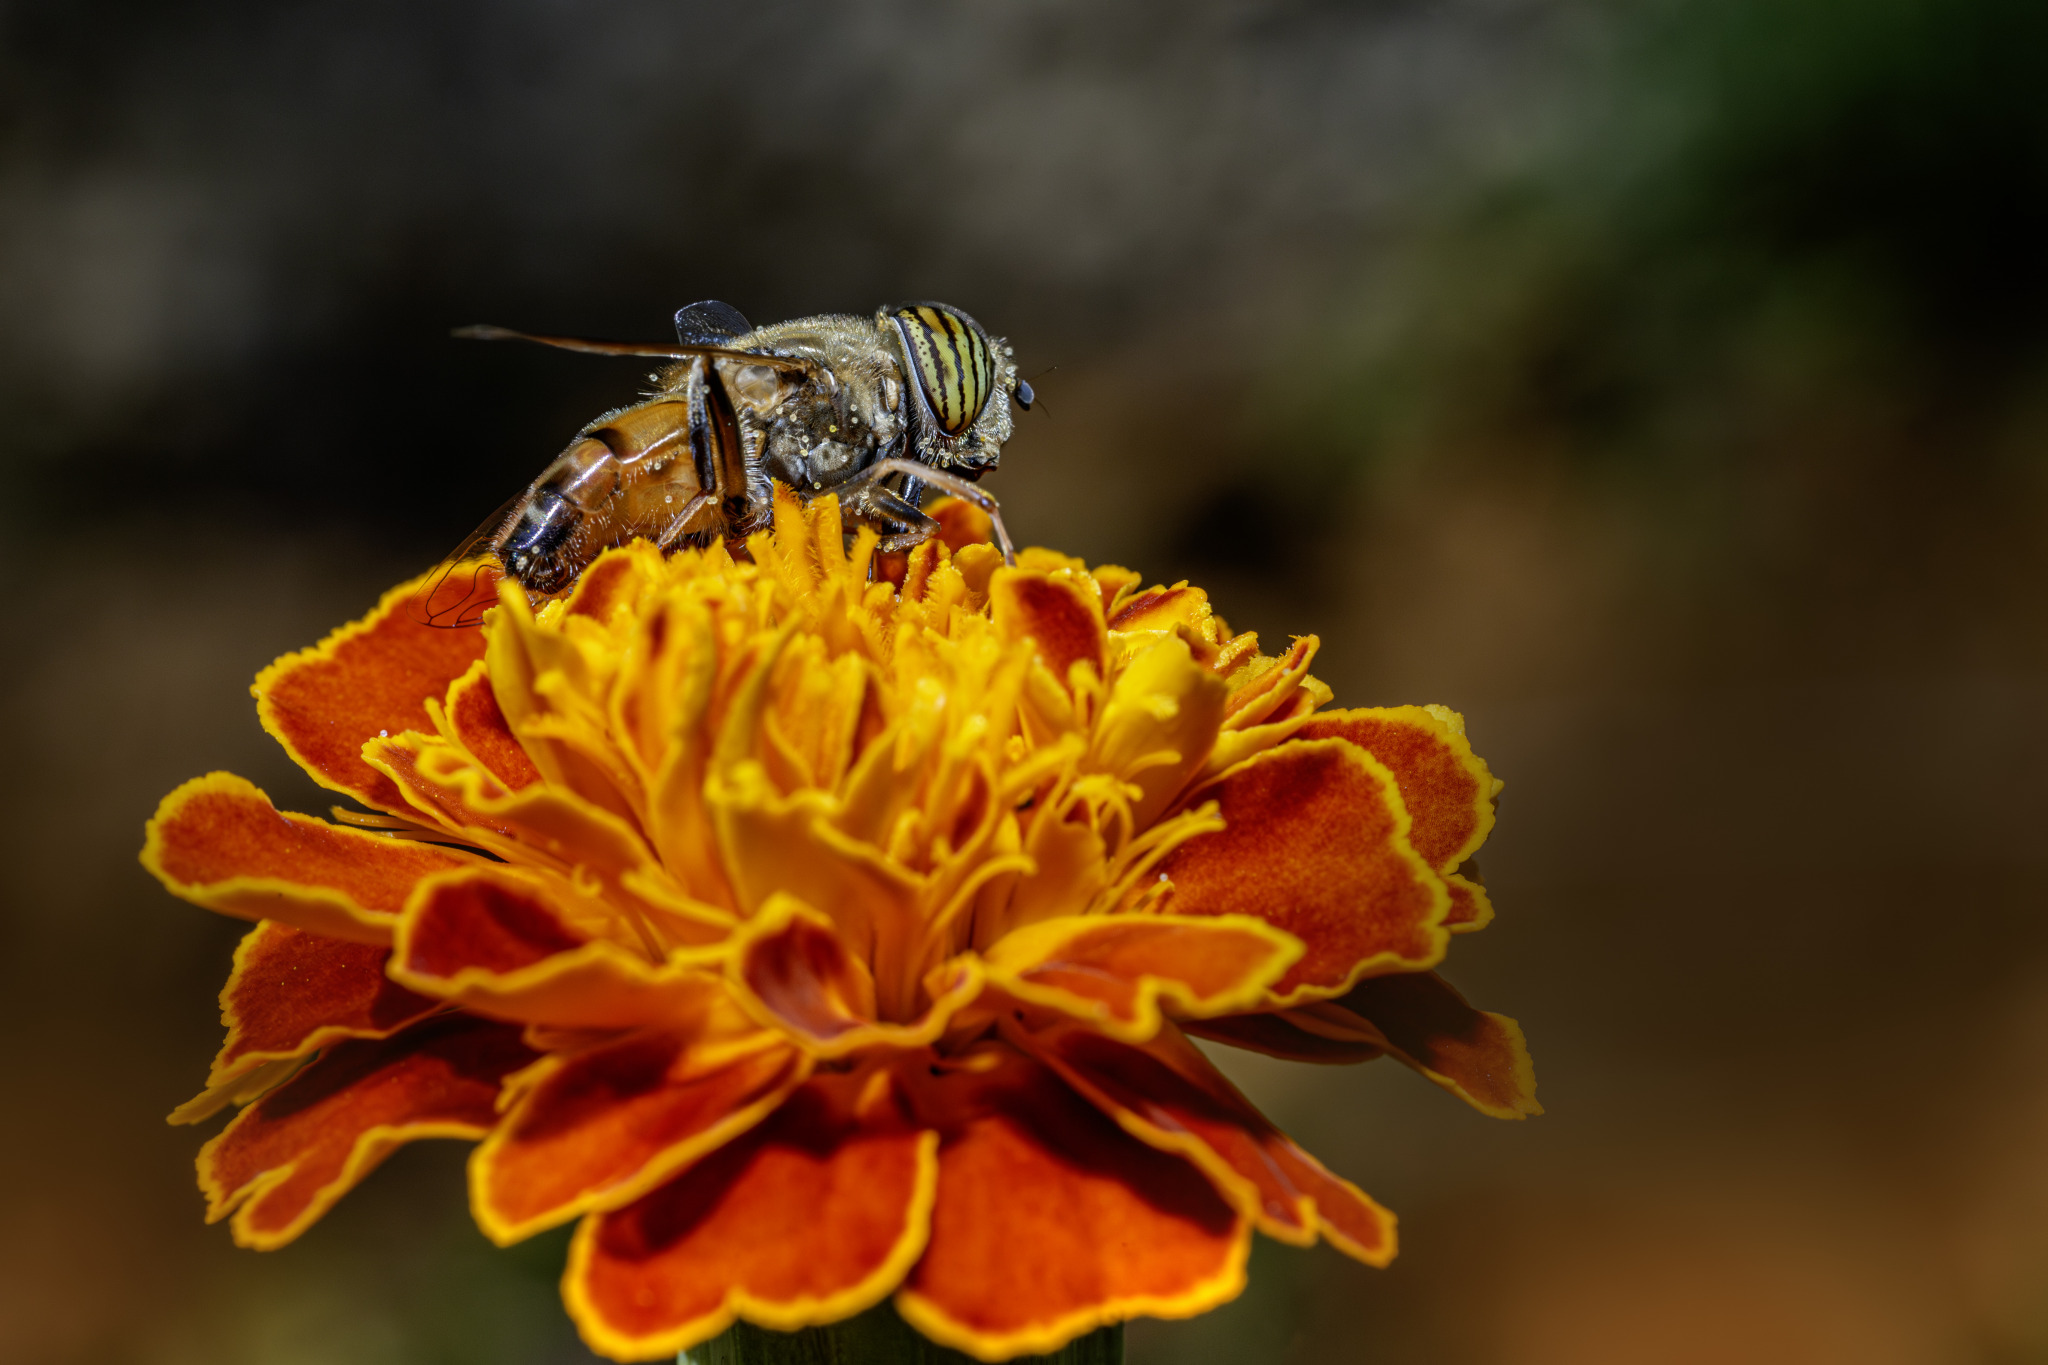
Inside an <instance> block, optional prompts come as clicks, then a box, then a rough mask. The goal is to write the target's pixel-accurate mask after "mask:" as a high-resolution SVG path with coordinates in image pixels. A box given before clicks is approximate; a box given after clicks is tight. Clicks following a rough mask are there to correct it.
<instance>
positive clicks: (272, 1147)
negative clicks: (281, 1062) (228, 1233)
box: [199, 1015, 534, 1251]
mask: <svg viewBox="0 0 2048 1365" xmlns="http://www.w3.org/2000/svg"><path fill="white" fill-rule="evenodd" d="M533 1060H534V1054H533V1053H532V1052H530V1051H528V1050H527V1048H526V1047H525V1046H524V1045H523V1044H522V1043H521V1042H520V1041H519V1031H518V1030H517V1029H513V1028H508V1027H506V1026H505V1025H502V1024H491V1023H485V1022H484V1021H482V1020H478V1019H467V1018H463V1017H461V1016H459V1015H451V1016H447V1017H444V1018H440V1019H430V1020H428V1021H427V1022H425V1023H423V1024H418V1025H415V1026H414V1027H412V1028H409V1029H407V1030H405V1031H404V1032H403V1033H400V1034H397V1035H395V1036H394V1037H391V1038H385V1039H378V1040H374V1041H372V1040H357V1041H351V1042H345V1043H341V1044H339V1045H338V1046H336V1047H334V1048H333V1049H331V1050H330V1051H328V1052H327V1053H326V1054H325V1055H323V1056H322V1057H321V1058H320V1059H319V1060H318V1061H316V1062H314V1063H313V1064H312V1065H311V1066H309V1067H307V1068H306V1069H305V1070H304V1071H302V1072H300V1073H299V1074H298V1075H297V1076H295V1077H293V1078H292V1080H291V1082H290V1083H289V1084H287V1085H284V1086H282V1087H280V1088H279V1089H277V1090H275V1091H273V1092H271V1094H269V1095H267V1096H266V1097H264V1098H263V1099H262V1100H260V1101H258V1102H257V1103H255V1104H252V1105H250V1106H249V1107H248V1108H247V1109H244V1110H243V1111H242V1112H241V1113H240V1114H239V1115H237V1116H236V1118H235V1121H234V1122H233V1123H231V1124H229V1125H228V1126H227V1127H226V1128H225V1129H223V1130H222V1131H221V1133H220V1135H219V1136H217V1137H215V1138H214V1139H213V1141H211V1142H209V1143H207V1144H206V1146H204V1147H203V1148H201V1149H200V1152H199V1188H200V1189H201V1190H203V1191H204V1192H205V1194H206V1198H207V1221H208V1222H217V1221H219V1220H220V1219H221V1218H224V1217H226V1216H227V1215H228V1214H230V1213H232V1214H234V1222H233V1224H232V1226H233V1228H234V1233H235V1240H236V1241H237V1242H239V1243H241V1244H242V1245H243V1246H246V1247H255V1248H257V1249H258V1250H263V1251H268V1250H270V1249H272V1248H275V1247H280V1246H283V1245H284V1244H285V1243H286V1242H289V1241H291V1240H292V1239H293V1238H294V1237H296V1236H298V1235H299V1234H300V1233H301V1232H303V1231H305V1230H306V1228H307V1227H308V1226H310V1225H311V1224H312V1222H313V1221H314V1220H315V1219H317V1218H318V1217H319V1216H320V1215H321V1214H323V1213H325V1212H326V1211H327V1210H328V1209H329V1208H330V1207H332V1206H333V1204H334V1201H335V1200H337V1199H339V1198H341V1196H342V1195H344V1194H346V1193H347V1192H348V1191H349V1189H350V1188H352V1187H353V1186H354V1185H355V1183H356V1182H357V1181H359V1180H361V1179H362V1178H363V1177H364V1176H366V1175H368V1174H369V1173H370V1172H371V1171H373V1170H375V1169H376V1168H377V1164H378V1163H379V1162H381V1161H382V1160H383V1159H384V1158H385V1157H387V1156H389V1155H390V1154H391V1153H392V1152H393V1151H394V1150H396V1149H397V1148H398V1147H399V1146H401V1145H403V1144H404V1143H407V1142H410V1141H412V1140H413V1139H415V1138H424V1137H459V1138H475V1137H481V1136H483V1134H484V1133H485V1132H486V1131H488V1130H489V1128H490V1126H491V1124H492V1123H494V1122H496V1120H497V1098H498V1087H499V1083H500V1082H501V1081H502V1080H503V1078H504V1077H505V1076H506V1075H507V1074H508V1073H510V1072H512V1071H515V1070H517V1069H518V1068H520V1067H523V1066H526V1065H528V1064H529V1063H531V1062H532V1061H533Z"/></svg>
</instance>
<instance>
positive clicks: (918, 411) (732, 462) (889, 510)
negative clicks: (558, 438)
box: [414, 300, 1033, 625]
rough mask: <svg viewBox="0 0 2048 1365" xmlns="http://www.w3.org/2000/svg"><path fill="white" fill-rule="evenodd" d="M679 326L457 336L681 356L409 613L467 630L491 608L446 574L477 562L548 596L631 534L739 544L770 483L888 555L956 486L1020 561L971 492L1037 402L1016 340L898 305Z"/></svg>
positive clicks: (691, 312) (723, 311) (754, 523)
mask: <svg viewBox="0 0 2048 1365" xmlns="http://www.w3.org/2000/svg"><path fill="white" fill-rule="evenodd" d="M675 322H676V335H677V338H678V340H677V344H675V345H673V346H670V345H662V344H659V343H654V344H639V343H633V342H607V341H583V340H578V339H576V338H572V337H554V336H537V335H532V334H529V333H525V332H514V331H511V330H509V329H507V328H503V327H465V328H462V329H460V330H458V331H457V332H456V335H457V336H462V337H471V338H477V339H482V340H518V341H532V342H538V343H540V344H541V345H545V346H556V347H561V348H563V349H565V350H571V351H585V352H589V353H592V354H597V355H622V356H654V357H660V358H663V359H668V360H673V361H675V362H676V363H675V364H673V365H670V366H669V367H668V368H666V369H664V370H661V371H659V372H658V373H656V374H655V375H654V376H652V379H653V384H654V389H653V392H652V393H651V395H650V396H649V397H647V398H646V399H644V400H643V401H641V402H639V403H635V404H633V405H632V406H630V407H623V408H619V409H617V410H615V411H612V412H608V413H606V414H604V415H603V416H602V417H599V418H597V419H596V420H595V421H593V422H591V423H590V424H589V425H588V426H586V427H584V428H583V429H582V430H581V431H579V432H577V433H576V436H575V438H574V439H573V440H571V441H570V442H569V445H568V448H567V449H565V450H563V451H562V453H561V454H560V455H557V456H556V457H555V459H554V461H553V462H552V463H551V464H549V465H548V467H547V468H546V469H543V470H542V471H541V473H540V477H539V478H537V479H535V480H534V481H533V483H532V484H531V485H529V486H528V487H527V489H526V491H525V492H524V493H522V494H520V495H519V496H518V497H517V498H515V499H513V500H512V501H511V502H510V503H507V504H506V505H505V507H503V508H502V509H500V510H499V512H498V513H497V514H496V515H494V516H493V517H492V518H491V519H490V520H489V521H487V522H485V523H484V524H483V525H482V526H481V527H479V528H478V529H477V531H476V533H475V534H473V535H472V536H470V537H469V539H467V540H466V541H464V542H463V544H462V546H461V547H460V548H458V549H457V550H456V552H455V553H454V554H453V555H451V556H449V558H448V560H447V561H445V564H444V568H443V570H442V571H441V572H440V573H437V574H436V575H434V577H433V578H431V579H430V580H429V581H428V584H427V585H426V586H425V587H424V588H422V589H421V592H420V594H419V596H418V597H417V598H416V599H415V603H414V611H415V614H416V615H417V616H419V617H420V618H421V619H423V620H425V621H427V622H429V623H430V624H434V625H473V624H475V622H476V621H477V620H478V619H479V618H480V616H481V612H482V608H483V607H485V606H488V605H489V599H488V598H487V597H486V598H485V599H484V600H474V599H475V597H476V594H475V593H474V592H473V591H472V590H473V589H474V588H475V586H476V583H477V580H476V579H475V578H474V577H472V579H471V584H470V589H472V590H463V591H461V592H457V591H456V590H454V588H453V587H452V586H451V585H449V584H448V582H447V579H448V576H449V574H450V573H451V572H452V571H453V569H454V568H455V566H457V565H459V564H462V563H465V562H468V561H471V560H474V559H477V558H479V557H480V556H482V555H486V554H487V555H490V556H492V557H495V558H496V560H497V561H498V563H499V564H500V565H501V566H503V568H504V571H505V573H506V574H507V575H508V576H509V577H511V578H513V579H514V580H516V581H517V582H518V583H520V584H521V585H522V586H523V587H525V588H527V589H529V590H531V591H533V592H537V593H543V594H547V593H556V592H560V591H562V590H563V589H565V588H567V587H568V586H569V585H570V584H572V583H574V582H575V581H576V578H577V576H578V575H579V574H580V573H582V571H583V569H584V568H585V566H587V565H588V564H589V563H590V562H591V561H592V560H593V559H595V558H597V556H598V554H599V553H600V552H601V551H603V550H605V549H607V548H609V547H611V546H614V545H623V544H625V543H626V542H627V541H629V540H633V539H635V538H644V539H646V540H650V541H652V542H654V543H655V544H656V545H659V546H660V547H662V548H663V549H665V550H667V549H674V548H677V547H679V546H685V545H698V546H701V545H707V544H710V543H711V542H712V541H713V540H715V539H724V540H725V541H727V542H728V543H737V542H739V541H740V540H742V539H743V538H744V537H745V536H746V535H747V534H748V533H750V532H752V531H754V530H757V529H759V528H760V527H762V526H764V525H766V524H767V522H768V519H769V517H770V509H771V506H772V500H773V488H774V482H775V481H778V480H779V481H780V482H782V483H785V484H788V485H789V486H790V487H791V488H793V489H795V490H796V491H797V492H798V494H799V495H800V496H803V497H807V498H808V497H815V496H817V495H819V494H823V493H837V494H838V495H839V500H840V506H841V509H842V512H843V514H844V515H845V517H846V519H847V522H848V524H849V525H858V526H869V527H873V528H874V530H875V531H876V532H877V533H878V534H879V535H880V537H881V540H880V548H881V549H883V550H885V551H888V550H903V549H908V548H909V547H911V546H913V545H916V544H918V543H919V542H921V541H923V540H925V539H927V538H928V537H929V536H931V535H932V534H933V533H934V532H936V531H937V529H938V523H937V522H936V521H934V520H933V519H932V518H930V517H928V516H926V515H925V514H924V512H923V511H922V510H920V507H919V504H920V502H921V500H922V498H923V496H924V491H925V489H926V488H934V489H938V490H941V491H943V492H946V493H951V494H953V495H955V496H957V497H961V498H965V499H967V500H968V501H970V502H973V503H974V504H976V505H977V506H979V507H981V508H982V509H983V510H984V511H986V512H987V513H988V514H989V517H990V521H991V523H992V525H993V528H994V534H995V538H996V544H997V547H998V548H999V549H1000V550H1001V551H1002V553H1003V557H1004V558H1005V559H1006V560H1010V559H1014V557H1015V552H1014V548H1013V547H1012V545H1011V543H1010V538H1009V533H1008V531H1007V529H1006V528H1005V527H1004V526H1003V521H1002V514H1001V511H1000V510H999V509H998V508H997V506H996V503H995V500H994V499H993V498H991V497H990V496H989V495H988V494H987V493H986V492H984V491H982V490H981V489H980V488H977V487H976V486H975V481H976V480H978V479H979V478H980V477H981V476H982V475H983V474H984V473H986V472H987V471H989V470H991V469H993V468H995V466H996V462H997V461H998V460H999V459H1000V458H1001V457H1002V451H1003V443H1004V442H1005V441H1007V440H1009V438H1010V430H1011V422H1010V404H1011V403H1012V402H1015V403H1016V404H1018V406H1020V407H1024V408H1029V407H1030V406H1031V402H1032V396H1033V395H1032V392H1031V386H1030V385H1029V384H1027V383H1025V382H1024V381H1023V380H1022V379H1020V378H1019V377H1018V375H1017V367H1016V364H1015V363H1014V361H1013V360H1012V358H1011V350H1010V348H1009V346H1007V345H1006V344H1004V343H1003V341H1002V340H1000V339H999V338H992V337H990V336H989V334H988V333H987V332H986V331H985V330H984V329H983V328H982V326H981V324H980V323H978V322H976V321H975V320H974V319H973V318H971V317H969V316H968V315H967V314H966V313H964V312H962V311H960V310H959V309H958V308H954V307H951V306H950V305H947V304H943V303H907V304H902V305H900V306H898V307H893V308H882V309H878V310H877V311H876V312H875V313H874V314H873V315H872V316H870V317H861V316H858V315H854V314H836V313H835V314H826V315H824V316H821V317H814V318H798V319H796V320H794V321H791V322H779V323H774V324H772V325H770V326H767V327H754V326H753V325H752V324H750V323H749V322H748V321H747V320H746V318H745V317H743V316H741V314H740V312H739V310H738V309H736V308H734V307H732V306H731V305H730V304H725V303H719V302H717V301H715V300H706V301H705V302H702V303H693V304H691V305H690V306H689V307H687V308H683V309H680V310H679V311H678V312H677V313H676V318H675ZM891 481H897V483H896V486H895V487H891V486H890V484H891Z"/></svg>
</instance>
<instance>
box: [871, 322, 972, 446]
mask: <svg viewBox="0 0 2048 1365" xmlns="http://www.w3.org/2000/svg"><path fill="white" fill-rule="evenodd" d="M894 317H895V319H896V327H897V330H898V331H900V332H902V333H903V350H904V354H905V355H906V356H907V357H908V358H909V360H910V368H911V369H913V370H915V371H917V386H918V388H919V390H921V391H922V392H923V394H924V401H925V407H926V408H927V409H929V410H930V412H931V414H932V420H933V421H935V422H937V423H938V426H939V430H940V431H943V432H945V433H946V435H948V436H958V435H959V434H960V433H961V432H963V431H965V430H967V428H969V427H970V426H973V425H974V419H975V418H977V417H979V416H981V410H982V409H983V408H985V407H987V406H988V398H989V395H990V394H991V393H993V392H994V391H995V387H996V363H995V357H994V356H993V355H991V354H990V353H989V345H988V338H987V337H986V336H985V335H983V334H982V330H981V327H980V325H979V324H978V323H976V322H975V321H974V319H972V318H970V317H968V316H967V315H966V314H965V313H963V312H961V311H960V310H959V309H957V308H948V307H947V306H946V305H945V304H943V303H909V304H905V305H904V306H903V307H901V308H898V309H897V310H896V311H895V314H894Z"/></svg>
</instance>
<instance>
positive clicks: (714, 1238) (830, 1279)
mask: <svg viewBox="0 0 2048 1365" xmlns="http://www.w3.org/2000/svg"><path fill="white" fill-rule="evenodd" d="M872 1079H874V1078H873V1077H871V1076H868V1075H862V1074H852V1075H835V1076H819V1077H815V1078H813V1079H812V1080H811V1081H809V1082H808V1083H806V1084H805V1085H804V1086H802V1087H800V1088H799V1089H797V1090H796V1091H795V1092H794V1093H793V1094H791V1095H790V1097H789V1098H788V1099H787V1100H786V1101H785V1102H784V1103H783V1105H782V1107H781V1108H780V1109H778V1110H776V1112H775V1114H774V1116H773V1117H771V1118H770V1119H768V1120H767V1121H766V1122H764V1123H762V1124H760V1125H759V1126H758V1127H756V1128H754V1129H753V1130H752V1131H750V1132H748V1133H746V1134H745V1135H743V1136H741V1137H739V1138H736V1139H734V1140H733V1141H731V1142H729V1143H727V1144H726V1145H725V1146H724V1147H722V1148H720V1149H719V1150H718V1151H716V1152H713V1153H711V1154H710V1155H709V1156H706V1157H705V1158H704V1159H703V1160H701V1161H699V1162H698V1163H697V1164H696V1165H695V1166H692V1167H691V1168H690V1169H689V1170H687V1171H685V1172H684V1173H683V1174H682V1175H680V1176H678V1177H677V1178H675V1179H674V1180H671V1181H670V1182H669V1183H668V1184H666V1185H663V1186H662V1187H661V1188H659V1189H657V1190H655V1191H654V1192H653V1193H651V1194H648V1195H646V1196H644V1197H642V1198H641V1199H639V1200H638V1201H636V1202H634V1203H632V1204H630V1205H628V1206H626V1207H625V1208H622V1209H618V1210H616V1211H614V1212H611V1213H606V1214H599V1215H594V1216H592V1217H591V1218H589V1219H587V1220H586V1221H585V1222H584V1224H583V1226H582V1227H580V1228H579V1229H577V1233H576V1240H575V1242H574V1244H573V1245H572V1247H571V1250H570V1253H569V1269H568V1273H567V1274H566V1275H565V1276H564V1277H563V1281H562V1291H563V1298H564V1300H565V1301H566V1302H567V1304H568V1306H569V1312H570V1315H571V1316H572V1317H574V1318H575V1320H576V1323H577V1326H578V1327H579V1328H581V1329H582V1332H583V1339H584V1340H585V1341H587V1342H588V1343H589V1344H590V1346H591V1348H592V1349H593V1350H595V1351H597V1352H599V1353H600V1354H602V1355H607V1356H611V1357H613V1358H614V1359H618V1360H649V1359H653V1358H655V1357H657V1356H662V1357H666V1356H672V1355H674V1354H675V1353H676V1352H678V1351H682V1350H686V1349H688V1348H689V1347H691V1346H694V1345H696V1344H697V1343H699V1342H701V1341H705V1340H707V1339H709V1338H711V1337H713V1336H716V1335H717V1334H718V1333H719V1332H722V1331H724V1330H725V1328H726V1327H727V1326H729V1325H730V1324H731V1323H732V1321H733V1320H734V1319H735V1318H745V1319H746V1320H748V1321H749V1322H754V1323H758V1324H760V1325H761V1326H763V1327H768V1328H772V1329H774V1330H776V1331H784V1332H788V1331H795V1330H796V1329H798V1328H800V1327H808V1326H812V1325H815V1324H822V1323H828V1322H837V1321H839V1320H840V1319H842V1318H846V1317H851V1316H852V1315H853V1314H855V1313H858V1312H860V1311H862V1310H863V1309H865V1308H867V1307H869V1306H870V1305H872V1304H875V1303H878V1302H880V1301H881V1299H882V1298H883V1297H884V1296H885V1295H887V1294H888V1293H889V1291H890V1290H892V1289H894V1288H895V1287H896V1286H897V1285H898V1284H899V1283H900V1282H901V1281H902V1279H903V1276H904V1274H905V1273H906V1272H907V1271H908V1270H909V1269H910V1267H911V1265H912V1263H914V1262H915V1261H916V1259H917V1257H918V1256H919V1254H920V1253H922V1252H923V1250H924V1247H925V1241H926V1238H927V1237H928V1236H929V1234H930V1229H931V1207H932V1199H933V1195H934V1192H935V1190H936V1188H937V1185H938V1134H937V1133H934V1132H931V1131H929V1130H920V1129H919V1128H917V1127H915V1126H912V1125H910V1124H909V1123H907V1122H905V1120H904V1118H903V1115H902V1114H901V1113H900V1112H899V1111H898V1110H897V1108H896V1106H894V1105H893V1104H890V1103H887V1102H886V1100H883V1101H882V1102H879V1103H878V1102H877V1099H878V1098H879V1097H878V1096H876V1095H875V1094H873V1093H864V1092H871V1091H872V1089H873V1088H872V1087H870V1086H869V1085H868V1082H869V1081H870V1080H872Z"/></svg>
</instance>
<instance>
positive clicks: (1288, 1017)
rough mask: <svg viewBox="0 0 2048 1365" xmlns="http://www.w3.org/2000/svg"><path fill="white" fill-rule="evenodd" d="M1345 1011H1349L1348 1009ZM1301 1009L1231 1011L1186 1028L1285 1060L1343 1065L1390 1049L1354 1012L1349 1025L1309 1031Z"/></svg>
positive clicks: (1204, 1035) (1196, 1020)
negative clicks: (1249, 1012)
mask: <svg viewBox="0 0 2048 1365" xmlns="http://www.w3.org/2000/svg"><path fill="white" fill-rule="evenodd" d="M1347 1013H1348V1011H1347ZM1303 1015H1304V1011H1302V1010H1281V1011H1279V1012H1278V1013H1276V1014H1231V1015H1226V1016H1224V1017H1223V1018H1221V1019H1190V1020H1189V1021H1188V1022H1187V1025H1186V1029H1187V1032H1189V1033H1192V1034H1193V1035H1195V1036H1196V1037H1197V1038H1208V1039H1212V1040H1214V1041H1215V1042H1219V1043H1228V1044H1230V1045H1231V1046H1232V1047H1241V1048H1243V1049H1244V1050H1245V1051H1247V1052H1259V1053H1264V1054H1265V1055H1266V1056H1268V1057H1278V1058H1280V1059H1281V1060H1282V1061H1288V1062H1317V1063H1321V1064H1323V1065H1326V1066H1344V1065H1349V1064H1351V1063H1354V1062H1369V1061H1372V1060H1373V1059H1374V1058H1376V1057H1384V1056H1386V1055H1387V1053H1388V1051H1389V1045H1388V1043H1387V1040H1386V1036H1385V1035H1384V1034H1382V1033H1381V1032H1380V1031H1379V1030H1378V1029H1376V1028H1373V1027H1372V1026H1371V1025H1369V1024H1367V1023H1366V1022H1365V1021H1364V1020H1363V1019H1358V1018H1357V1016H1355V1015H1353V1016H1352V1019H1353V1020H1354V1021H1355V1023H1354V1024H1353V1026H1352V1027H1350V1028H1348V1029H1342V1030H1330V1031H1328V1032H1324V1031H1312V1030H1310V1029H1308V1028H1306V1027H1304V1026H1303Z"/></svg>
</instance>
